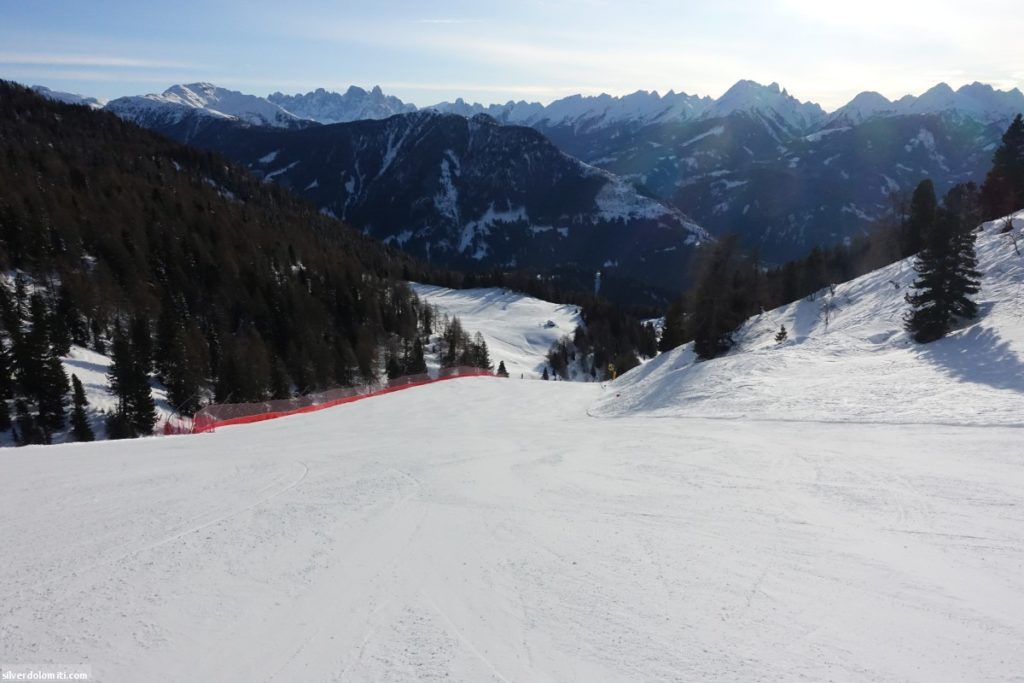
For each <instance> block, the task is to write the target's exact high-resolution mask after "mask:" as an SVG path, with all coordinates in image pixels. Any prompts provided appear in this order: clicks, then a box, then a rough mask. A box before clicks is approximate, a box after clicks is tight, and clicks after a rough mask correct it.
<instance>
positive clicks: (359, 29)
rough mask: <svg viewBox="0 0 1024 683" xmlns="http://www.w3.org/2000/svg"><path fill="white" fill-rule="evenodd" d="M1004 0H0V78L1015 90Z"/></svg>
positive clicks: (451, 95)
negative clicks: (983, 86) (976, 86)
mask: <svg viewBox="0 0 1024 683" xmlns="http://www.w3.org/2000/svg"><path fill="white" fill-rule="evenodd" d="M1018 3H1019V0H974V2H972V3H964V2H962V0H959V1H957V2H949V1H947V0H930V1H929V2H917V1H916V0H914V1H901V0H857V1H856V2H843V3H837V2H830V1H829V0H760V1H756V2H741V1H739V0H711V1H708V0H701V2H690V1H689V0H677V1H676V2H670V1H669V0H634V1H632V2H624V1H622V0H520V1H518V2H516V1H510V0H506V1H503V2H486V1H484V0H473V1H468V0H433V2H415V1H413V0H378V1H377V2H372V1H370V0H359V1H351V0H334V1H327V0H313V1H310V2H290V3H289V2H282V1H281V0H246V1H245V2H242V1H238V0H223V1H218V0H204V1H202V2H200V1H198V0H175V1H174V2H147V1H145V0H133V1H131V2H127V1H124V0H90V1H88V2H84V1H83V0H0V78H5V79H10V80H15V81H19V82H21V83H25V84H29V85H35V84H40V85H45V86H48V87H50V88H53V89H55V90H65V91H70V92H77V93H81V94H84V95H89V96H94V97H99V98H100V99H112V98H115V97H119V96H122V95H138V94H144V93H150V92H162V91H163V90H164V89H166V88H167V87H168V86H170V85H173V84H175V83H191V82H196V81H209V82H212V83H216V84H217V85H220V86H223V87H228V88H231V89H234V90H241V91H243V92H248V93H253V94H256V95H267V94H269V93H271V92H274V91H277V90H280V91H282V92H286V93H289V94H290V93H296V92H306V91H308V90H312V89H315V88H318V87H323V88H327V89H328V90H339V91H344V89H345V88H347V87H348V86H349V85H353V84H354V85H359V86H362V87H364V88H369V87H371V86H373V85H380V86H381V87H382V88H383V89H384V91H385V92H387V93H389V94H393V95H397V96H398V97H400V98H401V99H403V100H405V101H407V102H413V103H414V104H417V105H419V106H425V105H430V104H435V103H437V102H441V101H445V100H454V99H455V98H457V97H462V98H463V99H466V100H468V101H476V102H482V103H484V104H490V103H493V102H506V101H508V100H510V99H515V100H519V99H526V100H530V101H540V102H543V103H548V102H550V101H552V100H554V99H558V98H559V97H564V96H567V95H571V94H575V93H582V94H585V95H596V94H600V93H602V92H606V93H609V94H612V95H624V94H628V93H630V92H634V91H636V90H657V91H658V92H662V93H664V92H666V91H668V90H670V89H671V90H675V91H676V92H679V91H684V92H687V93H690V94H696V95H702V96H703V95H710V96H712V97H718V96H720V95H721V94H722V93H723V92H725V90H727V89H728V88H729V86H731V85H732V84H733V83H735V82H736V81H738V80H740V79H751V80H755V81H758V82H761V83H765V84H767V83H771V82H778V83H779V84H780V85H781V86H783V87H785V88H787V89H788V90H789V92H790V93H791V94H793V95H794V96H796V97H797V98H799V99H801V100H804V101H813V102H817V103H818V104H820V105H822V106H823V107H824V108H825V109H826V110H833V109H835V108H838V107H839V106H842V105H843V104H845V103H846V102H847V101H849V100H850V99H852V98H853V96H854V95H856V94H857V93H859V92H861V91H864V90H875V91H878V92H881V93H882V94H883V95H885V96H887V97H889V98H890V99H895V98H898V97H901V96H903V95H906V94H914V95H917V94H920V93H922V92H924V91H925V90H927V89H928V88H929V87H931V86H933V85H935V84H936V83H939V82H946V83H949V84H950V85H951V86H953V87H954V88H956V87H958V86H960V85H963V84H965V83H971V82H973V81H981V82H983V83H989V84H991V85H993V86H995V87H997V88H1000V89H1009V88H1013V87H1019V88H1022V89H1024V48H1022V47H1021V38H1020V37H1021V36H1022V35H1024V11H1020V9H1019V7H1018Z"/></svg>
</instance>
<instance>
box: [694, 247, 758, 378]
mask: <svg viewBox="0 0 1024 683" xmlns="http://www.w3.org/2000/svg"><path fill="white" fill-rule="evenodd" d="M736 248H737V247H736V237H735V236H734V235H727V236H725V237H723V238H722V240H721V241H719V242H718V243H717V244H715V245H714V246H713V247H711V248H710V251H709V252H707V253H706V255H705V258H704V263H703V264H702V267H701V273H700V276H699V279H698V283H697V287H696V290H695V292H694V294H693V303H692V308H693V310H692V312H691V314H690V326H691V328H692V330H693V350H694V352H695V353H696V354H697V355H698V356H699V357H700V358H702V359H704V360H707V359H710V358H714V357H715V356H718V355H719V354H721V353H724V352H725V351H728V350H729V348H730V347H731V346H732V343H733V340H732V333H733V332H734V331H735V330H736V328H737V327H738V326H739V325H740V323H742V322H743V320H744V319H745V317H746V312H745V310H744V307H743V305H742V297H741V292H740V291H738V287H737V285H738V284H739V283H738V281H737V278H736V270H735V259H736Z"/></svg>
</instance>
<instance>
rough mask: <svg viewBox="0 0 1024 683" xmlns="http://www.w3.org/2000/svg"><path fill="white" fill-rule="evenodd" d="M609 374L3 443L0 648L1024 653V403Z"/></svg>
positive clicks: (789, 664) (594, 666)
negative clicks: (987, 415) (102, 436)
mask: <svg viewBox="0 0 1024 683" xmlns="http://www.w3.org/2000/svg"><path fill="white" fill-rule="evenodd" d="M609 387H610V388H609V389H607V390H605V393H606V394H609V393H610V392H611V391H613V390H614V387H615V385H614V384H612V385H609ZM601 393H602V389H601V387H600V386H598V385H597V384H576V383H569V382H564V383H563V382H537V381H520V380H500V379H491V378H469V379H461V380H458V381H453V382H443V383H439V384H435V385H430V386H425V387H418V388H415V389H410V390H408V391H405V392H398V393H395V394H390V395H387V396H382V397H378V398H374V399H371V400H367V401H362V402H359V403H354V404H350V405H347V406H344V407H339V408H335V409H331V410H326V411H322V412H319V413H312V414H308V415H300V416H294V417H289V418H284V419H280V420H275V421H270V422H264V423H259V424H254V425H248V426H240V427H229V428H223V429H221V430H219V431H217V432H216V433H213V434H205V435H199V436H187V437H167V438H154V439H147V440H141V441H133V442H106V443H95V444H83V445H68V446H59V447H28V448H23V449H19V450H9V451H5V452H3V453H2V454H0V475H2V476H0V516H2V518H3V519H4V524H3V525H2V527H0V547H2V548H3V560H2V562H0V585H2V590H0V594H2V595H3V596H4V597H3V599H2V600H0V660H2V661H5V662H11V663H17V662H32V663H39V664H47V663H53V664H58V663H68V662H84V663H87V664H89V665H90V666H91V667H92V670H93V674H94V677H95V679H96V680H101V681H157V680H159V681H196V680H211V681H224V682H230V681H253V680H255V681H296V680H309V681H314V680H315V681H332V680H337V681H340V680H344V681H378V680H389V681H405V680H439V679H448V680H460V681H576V680H587V681H604V680H608V681H611V680H708V679H713V680H783V679H784V680H823V679H830V680H911V681H935V680H972V681H976V680H1005V679H1012V678H1013V677H1014V676H1017V675H1019V673H1020V672H1021V671H1024V650H1022V649H1021V648H1020V643H1021V642H1024V574H1022V572H1021V571H1020V568H1021V566H1022V563H1024V468H1022V467H1021V465H1022V453H1021V447H1020V443H1021V436H1022V434H1024V431H1022V430H1021V429H1015V428H1009V427H990V428H986V429H978V428H976V427H956V426H914V425H876V426H871V427H868V428H866V427H864V426H863V425H850V424H823V423H813V422H809V423H798V422H773V421H759V422H750V421H744V420H710V419H702V418H682V419H655V418H652V417H648V416H643V415H639V416H622V417H618V418H616V419H595V418H592V417H589V416H588V415H587V410H588V407H590V406H591V405H593V404H594V402H595V400H597V399H598V398H599V397H600V396H601Z"/></svg>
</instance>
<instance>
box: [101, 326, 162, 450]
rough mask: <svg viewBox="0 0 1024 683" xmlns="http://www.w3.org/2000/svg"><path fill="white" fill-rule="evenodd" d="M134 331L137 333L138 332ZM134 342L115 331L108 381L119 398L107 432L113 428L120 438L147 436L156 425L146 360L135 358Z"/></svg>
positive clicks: (119, 331)
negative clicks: (127, 433) (129, 435)
mask: <svg viewBox="0 0 1024 683" xmlns="http://www.w3.org/2000/svg"><path fill="white" fill-rule="evenodd" d="M134 331H135V332H136V334H137V333H138V332H137V328H136V329H135V330H134ZM132 336H133V337H134V336H136V335H132ZM132 342H133V339H132V338H130V337H129V336H128V334H126V333H125V332H124V330H122V329H121V326H120V325H118V326H116V327H115V329H114V335H113V340H112V342H111V364H110V371H109V373H108V377H109V381H110V390H111V392H112V393H113V394H114V395H115V396H117V399H118V405H117V410H116V411H115V413H114V418H113V420H112V421H111V420H108V431H110V429H111V427H114V431H115V432H117V433H118V434H120V433H121V432H122V431H124V430H127V431H130V432H131V435H132V436H148V435H150V434H152V433H153V427H154V425H155V424H156V404H155V402H154V401H153V393H152V391H151V389H150V386H149V372H148V368H147V367H146V362H145V358H141V359H140V358H139V357H138V356H137V355H136V348H135V345H134V344H133V343H132ZM143 351H145V349H143ZM111 438H115V437H113V436H112V437H111Z"/></svg>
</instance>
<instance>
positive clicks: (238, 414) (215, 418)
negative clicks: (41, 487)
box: [162, 367, 494, 434]
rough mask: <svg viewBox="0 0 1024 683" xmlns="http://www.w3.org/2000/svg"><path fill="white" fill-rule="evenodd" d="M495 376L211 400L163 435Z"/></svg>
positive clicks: (451, 374) (411, 378)
mask: <svg viewBox="0 0 1024 683" xmlns="http://www.w3.org/2000/svg"><path fill="white" fill-rule="evenodd" d="M493 376H494V375H493V374H491V373H490V372H488V371H486V370H481V369H480V368H470V367H455V368H441V370H440V373H439V374H438V376H437V377H431V376H430V375H427V374H422V375H407V376H405V377H397V378H395V379H391V380H387V381H386V382H382V383H375V384H367V385H363V386H356V387H341V388H338V389H331V390H328V391H323V392H320V393H316V394H307V395H305V396H296V397H295V398H288V399H280V400H275V401H263V402H260V403H211V404H210V405H208V406H206V407H205V408H203V409H202V410H200V411H199V412H197V413H196V414H195V417H194V418H193V419H192V420H191V423H189V422H188V421H187V420H186V419H185V418H172V419H169V420H168V421H167V422H165V423H164V425H163V428H162V431H163V433H164V434H188V433H192V434H199V433H202V432H209V431H213V430H214V429H216V428H217V427H227V426H229V425H239V424H251V423H253V422H262V421H263V420H273V419H276V418H279V417H286V416H288V415H299V414H302V413H311V412H314V411H317V410H324V409H325V408H333V407H334V406H338V405H341V404H343V403H351V402H353V401H359V400H362V399H364V398H370V397H371V396H380V395H382V394H390V393H392V392H395V391H401V390H403V389H409V388H412V387H418V386H423V385H425V384H433V383H434V382H443V381H445V380H449V379H456V378H458V377H493Z"/></svg>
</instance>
